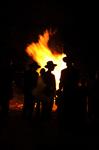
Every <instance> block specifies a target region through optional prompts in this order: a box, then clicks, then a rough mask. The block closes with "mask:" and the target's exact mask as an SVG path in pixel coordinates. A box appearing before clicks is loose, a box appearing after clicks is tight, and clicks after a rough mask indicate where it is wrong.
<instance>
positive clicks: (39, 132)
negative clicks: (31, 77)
mask: <svg viewBox="0 0 99 150" xmlns="http://www.w3.org/2000/svg"><path fill="white" fill-rule="evenodd" d="M15 91H16V92H15ZM22 98H23V96H22V93H21V92H20V90H17V88H16V87H14V99H13V100H12V103H11V102H10V112H9V116H8V118H7V119H5V120H2V119H1V118H0V150H1V149H6V147H7V149H8V148H9V149H13V150H20V149H21V150H26V149H28V150H31V149H34V148H36V147H40V148H42V147H45V148H46V149H47V148H59V149H60V148H61V149H62V148H63V147H64V146H66V147H68V145H79V144H81V145H85V144H89V145H96V144H98V140H99V127H98V125H99V123H98V122H99V121H95V120H94V119H93V120H91V119H89V117H88V114H86V120H85V122H84V123H82V124H75V121H74V122H73V123H72V124H70V126H69V128H68V127H67V124H68V122H66V123H65V124H64V123H63V122H62V121H59V119H58V116H57V111H56V112H53V113H52V115H51V118H50V119H47V120H43V119H42V118H39V119H37V118H36V117H35V114H34V115H33V118H32V120H31V121H27V120H25V119H23V118H22V107H19V108H18V107H17V105H12V106H13V108H12V107H11V104H15V102H17V103H18V104H20V103H21V102H22V101H23V100H22ZM15 107H17V108H16V109H15Z"/></svg>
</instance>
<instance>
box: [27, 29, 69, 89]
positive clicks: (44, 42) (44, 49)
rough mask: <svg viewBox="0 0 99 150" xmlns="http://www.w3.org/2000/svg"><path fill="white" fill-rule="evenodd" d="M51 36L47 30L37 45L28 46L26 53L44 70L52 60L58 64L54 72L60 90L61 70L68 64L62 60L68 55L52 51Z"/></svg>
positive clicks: (40, 36)
mask: <svg viewBox="0 0 99 150" xmlns="http://www.w3.org/2000/svg"><path fill="white" fill-rule="evenodd" d="M50 35H51V33H50V32H49V31H48V30H46V31H45V32H44V34H43V35H39V39H38V42H37V43H34V42H33V43H31V44H30V45H28V46H27V48H26V52H27V54H28V55H29V56H30V57H31V58H32V59H33V60H35V61H36V62H37V63H38V64H39V65H40V66H41V68H44V66H45V65H46V63H47V61H50V60H52V61H53V63H55V64H57V66H56V67H55V69H54V71H53V74H54V75H55V79H56V89H58V88H59V80H60V74H61V70H62V69H64V68H66V64H65V63H64V62H63V60H62V59H63V57H65V56H66V55H65V54H64V53H59V52H57V50H54V51H53V52H52V51H51V49H50V48H49V46H48V41H49V38H50ZM38 72H39V70H38Z"/></svg>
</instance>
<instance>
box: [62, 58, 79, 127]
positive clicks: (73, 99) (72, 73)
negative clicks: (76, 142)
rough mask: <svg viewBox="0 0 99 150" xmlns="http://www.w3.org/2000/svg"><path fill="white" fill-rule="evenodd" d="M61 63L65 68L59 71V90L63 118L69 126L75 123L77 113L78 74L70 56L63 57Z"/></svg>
mask: <svg viewBox="0 0 99 150" xmlns="http://www.w3.org/2000/svg"><path fill="white" fill-rule="evenodd" d="M63 61H64V62H65V63H66V64H67V68H66V69H63V70H62V71H61V77H60V84H59V90H60V91H62V93H63V95H62V98H63V117H64V118H65V121H66V123H67V124H69V125H70V123H71V124H72V123H73V121H74V122H75V121H76V120H75V119H76V116H77V115H78V113H79V112H78V111H79V102H78V97H77V96H78V95H77V91H78V80H79V73H78V70H77V69H76V68H75V64H74V63H73V60H72V58H71V57H70V56H68V57H64V58H63Z"/></svg>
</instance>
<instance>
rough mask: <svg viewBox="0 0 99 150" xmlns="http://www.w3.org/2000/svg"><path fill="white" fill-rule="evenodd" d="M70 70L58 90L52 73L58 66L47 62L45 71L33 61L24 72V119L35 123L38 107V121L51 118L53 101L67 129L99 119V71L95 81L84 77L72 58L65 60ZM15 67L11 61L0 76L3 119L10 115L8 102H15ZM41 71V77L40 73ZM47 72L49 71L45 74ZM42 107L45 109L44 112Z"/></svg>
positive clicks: (62, 79) (63, 75)
mask: <svg viewBox="0 0 99 150" xmlns="http://www.w3.org/2000/svg"><path fill="white" fill-rule="evenodd" d="M63 61H64V62H65V63H66V65H67V67H66V68H65V69H63V70H62V71H61V76H60V82H59V89H58V90H56V81H55V76H54V74H53V73H52V71H53V70H54V69H55V67H56V66H57V64H54V63H53V61H48V62H47V64H46V65H45V67H44V68H41V66H39V65H38V63H37V62H35V61H33V63H32V64H29V65H28V66H27V67H26V68H25V70H24V103H23V117H24V118H25V119H32V117H33V113H34V109H35V104H36V109H37V111H36V117H37V118H39V117H40V116H42V118H45V119H48V118H51V114H52V107H53V103H54V100H55V101H56V104H57V106H58V109H57V116H58V119H59V120H61V121H60V122H62V121H64V122H65V123H66V125H67V126H68V127H71V126H72V124H78V123H84V122H85V120H86V116H87V114H88V115H89V117H90V119H96V120H98V118H99V109H98V107H99V93H98V90H99V71H98V70H96V72H95V73H94V74H93V78H90V76H85V75H83V74H81V72H80V70H79V69H78V68H77V66H76V63H75V60H74V58H73V57H71V56H70V55H67V56H66V57H64V58H63ZM12 68H13V67H12V64H11V62H10V61H9V63H8V64H6V65H5V67H3V68H2V67H1V74H0V91H1V92H0V107H1V111H0V112H1V116H2V117H7V116H8V114H9V101H10V99H12V98H13V90H12V89H13V84H12V81H13V77H14V76H13V74H14V73H15V72H14V70H13V69H12ZM38 68H39V69H40V74H38V72H37V69H38ZM46 70H47V71H46ZM41 105H42V109H41Z"/></svg>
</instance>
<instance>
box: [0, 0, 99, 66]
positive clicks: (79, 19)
mask: <svg viewBox="0 0 99 150" xmlns="http://www.w3.org/2000/svg"><path fill="white" fill-rule="evenodd" d="M0 7H1V8H0V20H1V21H0V22H1V23H0V41H1V47H2V48H3V46H4V47H5V44H4V43H7V44H6V49H7V47H9V48H8V49H9V50H6V51H7V53H10V55H16V56H13V57H18V60H19V61H22V58H23V56H24V55H23V51H24V49H25V47H26V44H27V43H30V42H31V41H33V40H37V39H38V34H40V33H42V32H43V31H44V30H45V29H46V28H52V29H57V30H58V33H59V36H60V38H61V39H62V42H63V44H64V52H66V50H67V51H68V49H70V51H72V53H73V55H75V56H77V57H79V58H80V60H81V61H82V63H83V65H85V66H86V67H88V68H90V67H91V69H92V68H93V67H92V66H93V65H94V66H96V64H97V62H98V58H97V57H98V55H97V54H98V48H97V38H96V37H97V35H98V19H97V18H98V12H97V11H98V10H97V7H96V6H95V5H94V4H91V3H90V4H82V3H81V4H79V3H78V4H75V3H71V4H69V3H68V2H63V1H61V2H56V1H53V2H51V1H50V2H49V1H48V2H45V1H33V2H32V1H28V2H24V3H22V2H19V1H17V2H16V1H15V2H6V3H4V4H3V3H1V6H0ZM8 51H9V52H8ZM10 51H11V52H10ZM13 53H14V54H13ZM15 59H16V58H15ZM19 61H18V62H19Z"/></svg>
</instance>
